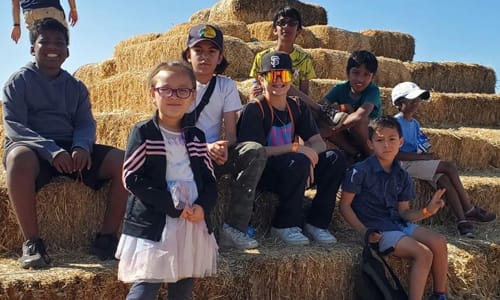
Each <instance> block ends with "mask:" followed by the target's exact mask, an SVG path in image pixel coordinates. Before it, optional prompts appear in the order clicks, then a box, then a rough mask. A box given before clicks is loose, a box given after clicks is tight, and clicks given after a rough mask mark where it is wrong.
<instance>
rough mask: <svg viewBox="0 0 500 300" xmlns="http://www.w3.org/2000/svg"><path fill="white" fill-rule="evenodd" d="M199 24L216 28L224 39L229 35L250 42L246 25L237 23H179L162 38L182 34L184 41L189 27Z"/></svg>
mask: <svg viewBox="0 0 500 300" xmlns="http://www.w3.org/2000/svg"><path fill="white" fill-rule="evenodd" d="M201 23H207V24H212V25H215V26H217V27H219V29H220V30H221V31H222V33H223V34H224V37H226V36H228V35H230V36H233V37H237V38H240V39H242V40H244V41H245V42H249V41H250V40H251V34H250V30H249V29H248V27H247V24H245V23H243V22H239V21H219V22H199V23H193V22H189V23H180V24H177V25H175V26H173V27H171V28H170V30H169V31H167V32H166V33H165V34H164V36H163V37H168V36H178V35H182V34H184V35H185V36H186V38H185V40H187V36H188V34H189V29H191V27H193V26H195V25H197V24H201ZM185 48H186V45H184V48H183V49H185Z"/></svg>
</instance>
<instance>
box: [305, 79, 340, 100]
mask: <svg viewBox="0 0 500 300" xmlns="http://www.w3.org/2000/svg"><path fill="white" fill-rule="evenodd" d="M340 82H342V80H335V79H321V78H316V79H312V80H309V96H311V98H312V99H314V100H316V101H320V100H321V99H323V98H324V97H325V96H326V94H327V93H328V92H329V91H330V90H331V89H332V88H333V87H334V86H335V85H336V84H337V83H340Z"/></svg>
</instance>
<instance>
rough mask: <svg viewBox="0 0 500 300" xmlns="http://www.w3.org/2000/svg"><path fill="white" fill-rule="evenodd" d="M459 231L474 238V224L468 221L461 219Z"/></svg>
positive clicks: (458, 226)
mask: <svg viewBox="0 0 500 300" xmlns="http://www.w3.org/2000/svg"><path fill="white" fill-rule="evenodd" d="M457 228H458V232H460V235H461V236H465V237H468V238H474V226H472V223H470V222H468V221H460V222H458V224H457Z"/></svg>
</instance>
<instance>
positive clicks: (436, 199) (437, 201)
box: [427, 189, 446, 214]
mask: <svg viewBox="0 0 500 300" xmlns="http://www.w3.org/2000/svg"><path fill="white" fill-rule="evenodd" d="M445 192H446V189H439V190H437V191H436V192H435V193H434V195H433V196H432V199H431V202H429V204H428V205H427V209H428V210H429V211H430V212H431V213H432V214H435V213H437V212H438V210H439V209H441V208H443V207H444V204H445V203H444V200H443V199H442V197H443V195H444V193H445Z"/></svg>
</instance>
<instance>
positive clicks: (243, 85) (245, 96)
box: [236, 78, 254, 104]
mask: <svg viewBox="0 0 500 300" xmlns="http://www.w3.org/2000/svg"><path fill="white" fill-rule="evenodd" d="M253 82H254V79H253V78H250V79H247V80H242V81H236V87H237V88H238V92H239V94H240V99H241V103H242V104H246V103H248V101H249V100H250V99H251V98H252V86H253Z"/></svg>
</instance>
